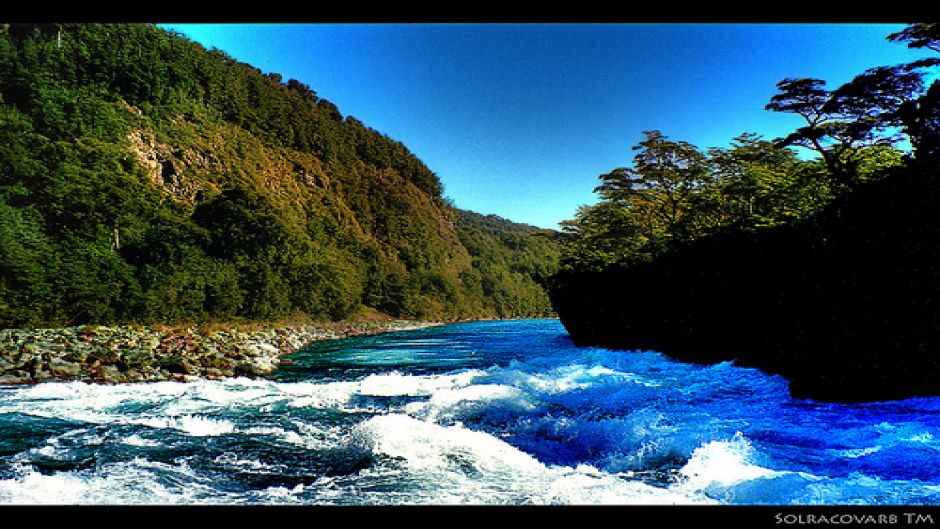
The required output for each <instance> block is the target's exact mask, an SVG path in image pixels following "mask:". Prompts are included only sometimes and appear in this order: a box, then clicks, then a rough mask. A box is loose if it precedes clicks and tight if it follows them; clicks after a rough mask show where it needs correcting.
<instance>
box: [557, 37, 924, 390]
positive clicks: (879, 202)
mask: <svg viewBox="0 0 940 529" xmlns="http://www.w3.org/2000/svg"><path fill="white" fill-rule="evenodd" d="M888 38H889V40H891V41H895V42H898V43H905V44H907V45H908V46H910V47H913V48H923V49H929V50H933V51H940V27H938V26H937V25H936V24H912V25H910V26H908V27H907V28H906V29H905V30H904V31H901V32H899V33H896V34H892V35H890V36H889V37H888ZM938 64H940V58H937V57H930V58H927V59H923V60H919V61H916V62H912V63H909V64H901V65H897V66H890V67H878V68H872V69H870V70H867V71H865V72H863V73H862V74H859V75H858V76H856V77H855V78H854V79H853V80H852V81H850V82H848V83H846V84H844V85H842V86H839V87H836V88H834V89H829V88H827V87H826V83H825V82H824V81H822V80H820V79H809V78H801V79H784V80H783V81H781V82H780V83H778V85H777V88H778V93H777V94H776V95H774V96H773V97H772V98H771V100H770V101H769V103H768V104H767V107H766V108H767V109H768V110H770V111H774V112H786V113H792V114H795V115H798V116H800V117H801V118H802V119H803V121H804V123H805V124H804V125H803V126H801V127H799V128H798V129H797V130H795V131H793V132H792V133H791V134H789V135H787V136H786V137H784V138H778V139H774V140H765V139H763V138H762V137H760V136H758V135H756V134H742V135H741V136H739V137H738V138H735V139H734V141H733V143H732V145H731V146H730V147H729V148H722V149H718V148H714V149H709V150H708V151H707V152H702V151H701V150H699V149H698V148H696V147H695V146H692V145H690V144H688V143H686V142H682V141H674V140H670V139H669V138H667V137H665V136H664V135H663V134H662V133H660V132H659V131H648V132H646V133H644V134H645V140H644V141H643V142H641V143H640V144H639V145H637V146H636V147H635V148H634V149H635V150H636V151H638V152H637V154H636V156H635V157H634V159H633V164H632V166H630V167H624V168H618V169H615V170H614V171H612V172H610V173H608V174H604V175H601V176H600V181H601V184H600V185H599V186H598V187H597V189H596V191H597V192H598V193H599V194H600V200H599V202H598V203H597V204H596V205H593V206H586V207H583V208H581V209H580V210H579V212H578V215H577V217H576V218H575V219H573V220H571V221H569V222H567V223H566V224H565V240H564V249H563V254H562V268H561V270H560V271H559V273H558V274H557V275H555V276H554V277H553V278H552V279H551V281H550V285H551V286H550V294H551V297H552V302H553V305H554V306H555V308H556V310H557V312H558V314H559V316H560V318H561V319H562V322H563V323H564V324H565V326H566V328H567V329H568V331H569V333H570V334H571V337H572V339H574V341H575V342H576V343H579V344H601V345H606V346H611V347H617V348H625V349H654V350H658V351H662V352H664V353H665V354H667V355H669V356H673V357H675V358H677V359H682V360H689V361H693V362H704V363H712V362H719V361H729V360H734V361H736V362H737V363H738V364H740V365H747V366H754V367H759V368H762V369H764V370H766V371H768V372H771V373H778V374H781V375H783V376H785V377H786V378H788V379H789V380H790V389H791V393H793V394H794V395H795V396H800V397H811V398H816V399H822V400H846V401H867V400H887V399H894V398H904V397H909V396H915V395H935V394H940V385H938V382H937V379H936V373H937V370H938V368H940V355H937V354H936V351H937V347H938V346H940V328H938V327H937V325H936V322H937V321H938V318H940V311H938V309H940V307H938V306H937V301H936V300H938V299H940V251H938V250H940V248H938V244H937V242H936V241H938V240H940V233H938V229H940V218H938V212H940V182H938V180H937V172H938V168H940V151H938V145H940V143H938V142H940V104H938V95H940V81H938V80H937V79H936V73H937V72H936V66H937V65H938ZM905 144H906V145H908V146H909V148H908V149H903V148H900V147H901V146H903V145H905ZM796 148H802V149H807V150H809V151H810V152H812V153H814V154H815V155H816V156H815V157H812V158H811V159H801V158H800V157H798V156H797V155H796V151H795V149H796Z"/></svg>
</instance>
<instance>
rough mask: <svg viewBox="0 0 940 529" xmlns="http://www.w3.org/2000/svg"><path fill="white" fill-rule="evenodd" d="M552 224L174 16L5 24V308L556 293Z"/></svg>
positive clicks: (435, 301)
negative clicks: (448, 194) (510, 215)
mask: <svg viewBox="0 0 940 529" xmlns="http://www.w3.org/2000/svg"><path fill="white" fill-rule="evenodd" d="M558 238H559V234H558V233H555V232H552V231H547V230H540V229H537V228H535V227H532V226H527V225H521V224H515V223H512V222H509V221H506V220H504V219H500V218H498V217H494V216H483V215H478V214H475V213H473V212H469V211H463V210H460V209H458V208H456V207H454V206H453V205H452V203H451V202H450V201H449V200H448V199H446V198H445V197H444V195H443V189H442V185H441V183H440V180H439V178H438V177H437V175H435V174H434V173H433V172H432V171H431V170H430V169H429V168H428V167H426V166H425V165H424V164H423V163H422V162H421V161H420V160H419V159H418V158H416V157H415V156H414V155H413V154H412V153H411V152H409V151H408V149H407V148H406V147H405V146H404V145H403V144H401V143H400V142H398V141H395V140H393V139H391V138H389V137H387V136H386V135H384V134H382V133H380V132H378V131H376V130H373V129H371V128H369V127H368V126H366V125H365V124H363V123H362V122H360V121H359V120H357V119H356V118H355V117H353V116H343V114H342V113H341V112H340V110H339V109H338V108H337V107H336V105H334V104H332V103H331V102H329V101H327V100H326V99H323V98H321V97H319V96H318V95H317V93H316V92H315V91H314V90H313V89H311V88H310V87H309V86H308V85H306V84H304V83H302V82H300V81H298V80H296V79H288V80H286V81H285V80H284V79H282V77H281V76H280V75H278V74H276V73H263V72H262V71H261V70H259V69H257V68H255V67H253V66H251V65H248V64H244V63H240V62H238V61H236V60H234V59H233V58H231V57H229V56H227V55H226V54H225V53H223V52H221V51H219V50H216V49H212V50H206V49H205V48H204V47H202V46H201V45H199V44H197V43H194V42H192V41H190V40H188V39H187V38H185V37H183V36H181V35H178V34H174V33H171V32H167V31H165V30H163V29H160V28H157V27H156V26H153V25H148V24H40V25H28V24H5V25H3V26H0V326H3V327H23V326H39V325H51V326H61V325H76V324H83V323H99V324H100V323H121V322H137V323H142V324H150V323H167V322H185V321H226V320H231V319H238V318H243V319H249V320H255V321H275V320H285V319H297V318H299V319H312V320H340V319H348V318H356V317H360V316H362V315H368V314H373V315H374V314H375V313H381V314H385V315H388V316H392V317H404V318H415V319H436V320H457V319H469V318H504V317H523V316H540V315H549V314H552V308H551V305H550V302H549V300H548V297H547V295H546V293H545V291H544V290H543V288H542V287H541V286H540V283H542V282H544V281H545V280H546V278H547V277H550V276H551V275H552V274H553V273H554V272H555V270H556V268H557V265H558V261H559V256H560V244H559V241H558Z"/></svg>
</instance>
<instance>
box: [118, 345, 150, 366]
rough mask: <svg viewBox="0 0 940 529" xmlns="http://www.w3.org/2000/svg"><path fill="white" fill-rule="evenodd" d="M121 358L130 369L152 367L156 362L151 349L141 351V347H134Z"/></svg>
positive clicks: (123, 352)
mask: <svg viewBox="0 0 940 529" xmlns="http://www.w3.org/2000/svg"><path fill="white" fill-rule="evenodd" d="M121 358H122V359H123V360H124V363H125V364H127V365H128V366H130V367H143V366H147V365H151V364H152V363H153V362H154V361H155V360H156V359H155V358H154V355H153V351H151V350H149V349H141V348H139V347H133V348H130V349H126V350H124V351H122V354H121Z"/></svg>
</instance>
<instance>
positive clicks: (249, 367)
mask: <svg viewBox="0 0 940 529" xmlns="http://www.w3.org/2000/svg"><path fill="white" fill-rule="evenodd" d="M234 373H235V376H246V377H260V376H264V375H266V374H267V371H265V370H264V369H262V368H260V367H258V366H257V365H255V364H238V365H237V366H235V369H234Z"/></svg>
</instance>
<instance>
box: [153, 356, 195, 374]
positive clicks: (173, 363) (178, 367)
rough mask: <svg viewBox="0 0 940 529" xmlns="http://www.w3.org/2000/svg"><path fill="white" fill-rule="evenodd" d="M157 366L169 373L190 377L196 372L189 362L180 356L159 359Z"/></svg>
mask: <svg viewBox="0 0 940 529" xmlns="http://www.w3.org/2000/svg"><path fill="white" fill-rule="evenodd" d="M159 365H160V367H161V368H163V369H165V370H166V371H168V372H169V373H177V374H185V375H192V374H195V373H196V372H197V369H196V368H195V367H194V366H193V365H192V364H191V363H190V362H189V360H187V359H186V358H183V357H182V356H180V355H172V356H168V357H165V358H161V359H160V361H159Z"/></svg>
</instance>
